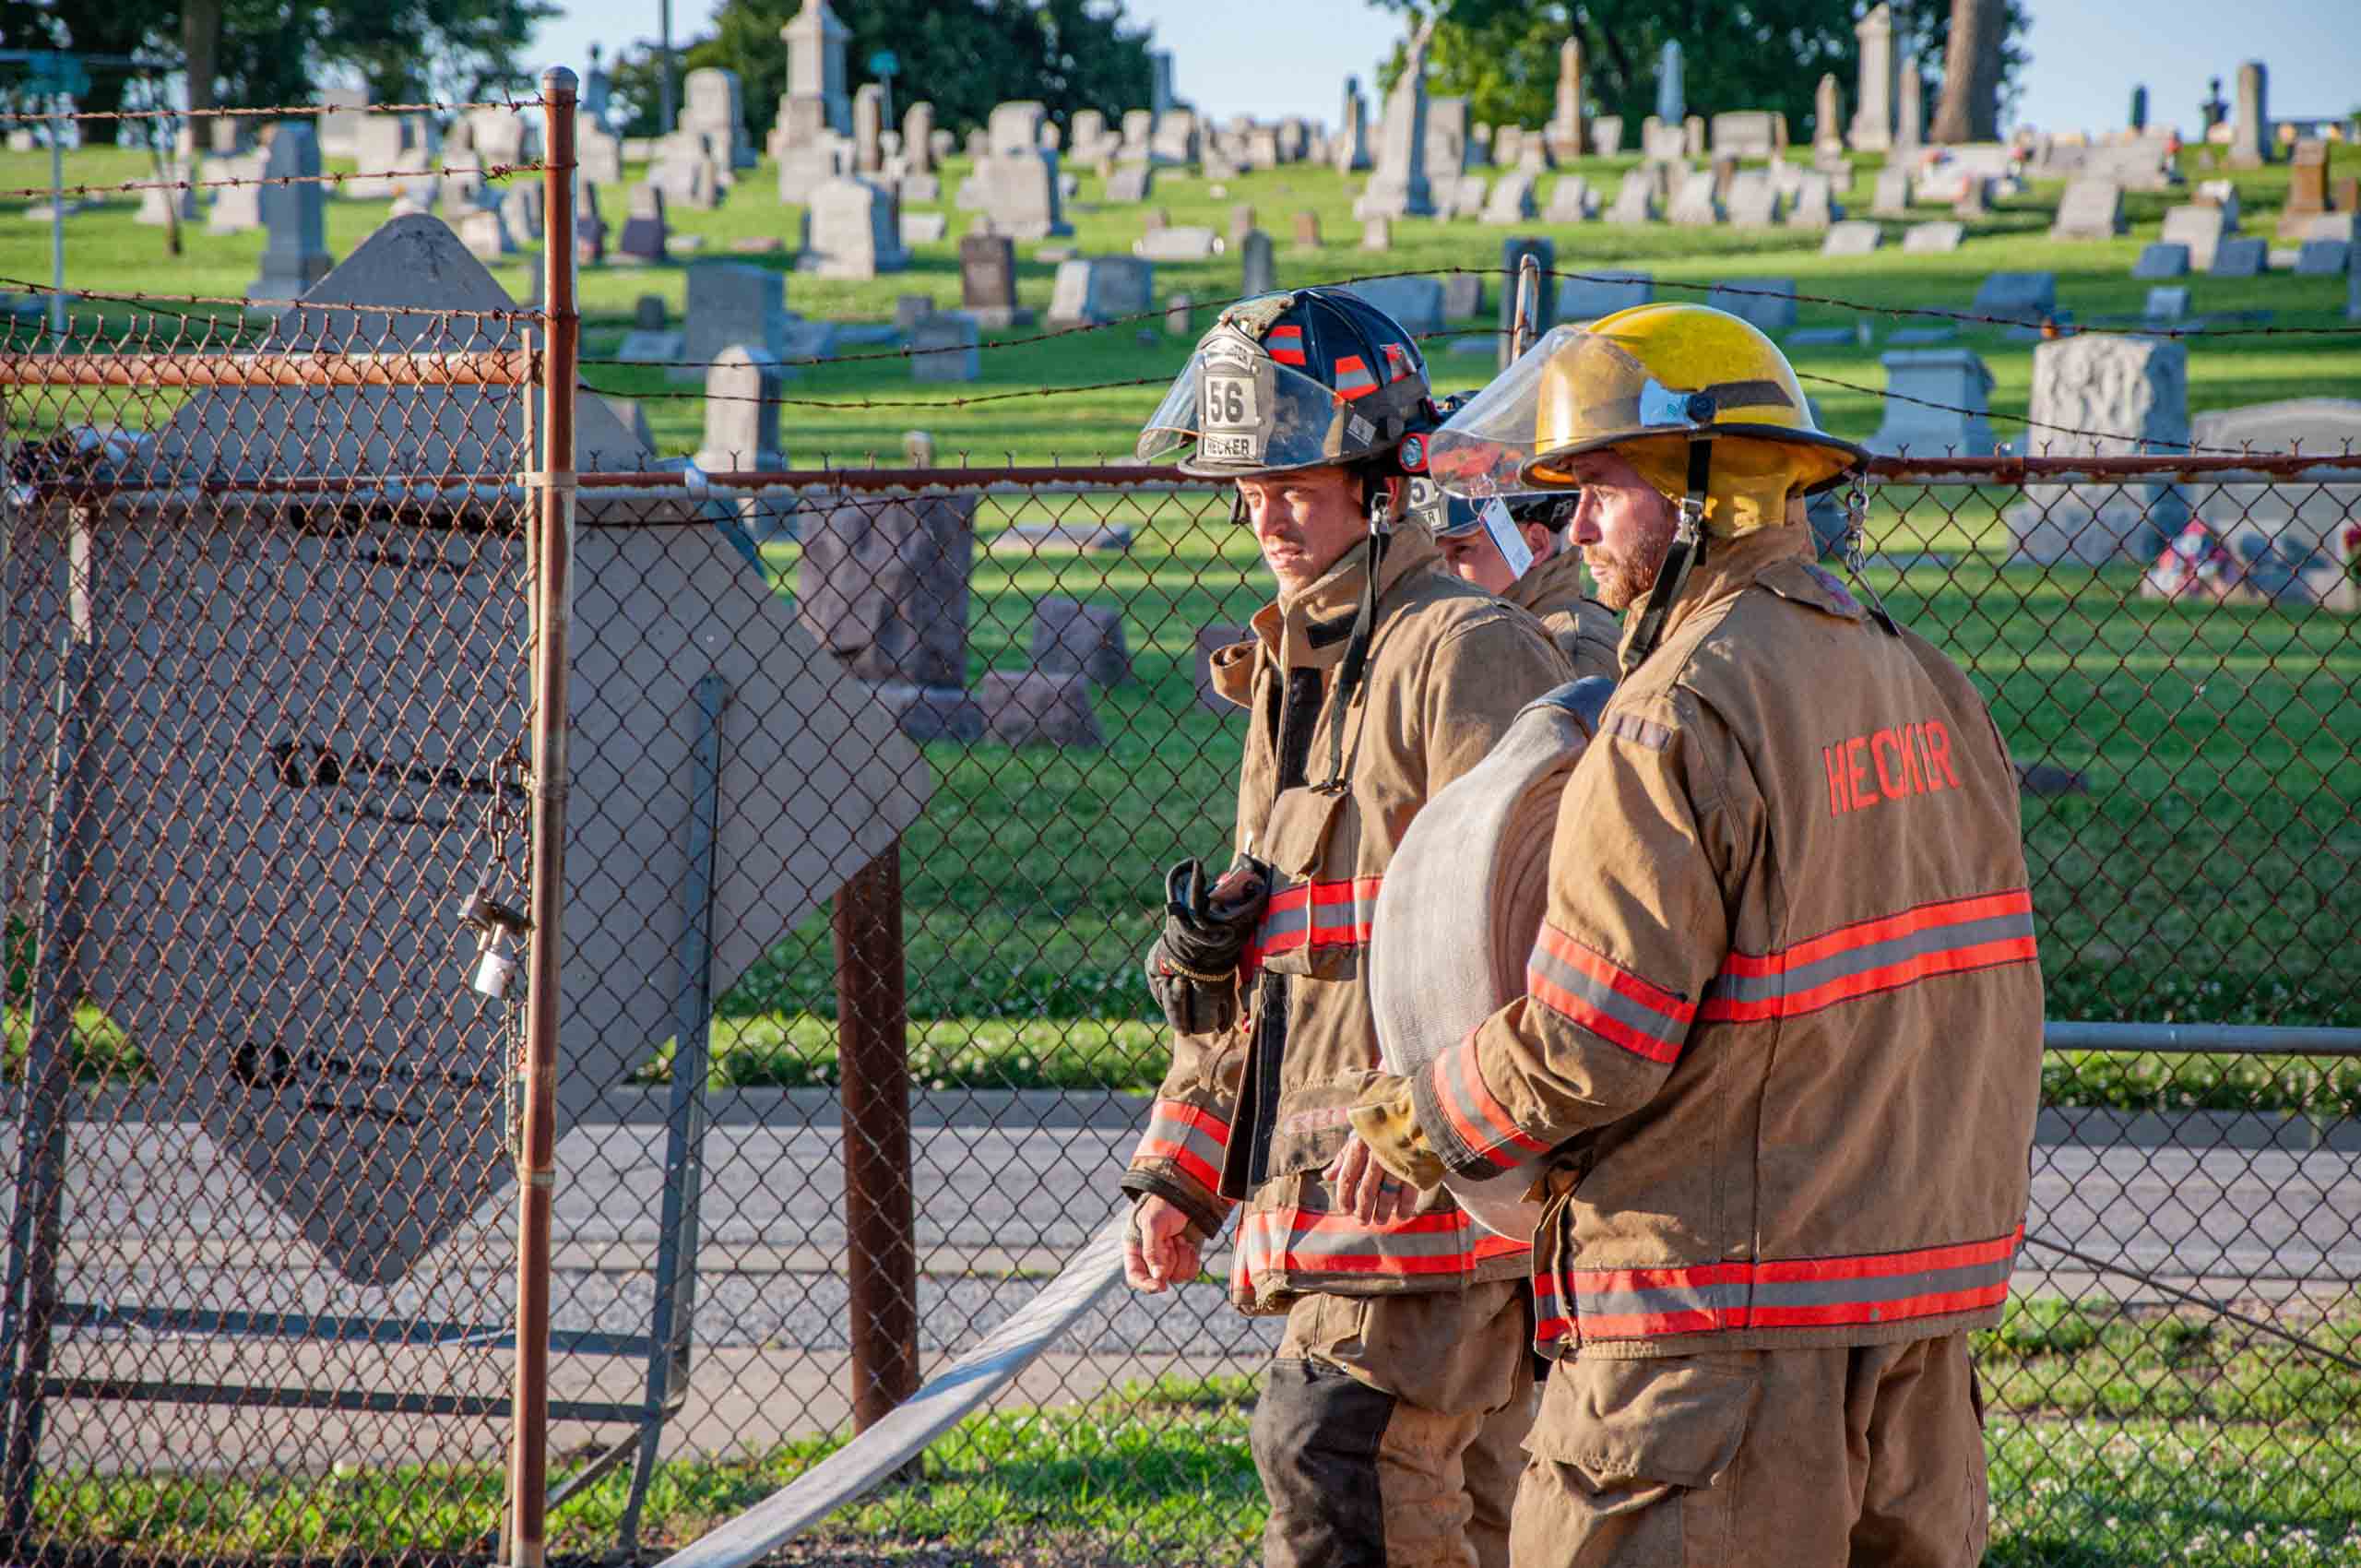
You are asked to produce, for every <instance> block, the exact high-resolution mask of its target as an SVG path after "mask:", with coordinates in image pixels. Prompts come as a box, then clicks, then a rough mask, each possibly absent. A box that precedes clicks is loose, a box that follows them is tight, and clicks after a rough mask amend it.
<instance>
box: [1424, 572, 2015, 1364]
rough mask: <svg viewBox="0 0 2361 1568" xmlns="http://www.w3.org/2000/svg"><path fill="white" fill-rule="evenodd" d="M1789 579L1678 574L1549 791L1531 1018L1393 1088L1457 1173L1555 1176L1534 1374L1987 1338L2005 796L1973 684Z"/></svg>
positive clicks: (2001, 1264)
mask: <svg viewBox="0 0 2361 1568" xmlns="http://www.w3.org/2000/svg"><path fill="white" fill-rule="evenodd" d="M1809 551H1810V537H1809V533H1808V532H1807V531H1806V530H1804V529H1772V530H1766V531H1763V532H1761V533H1757V534H1754V535H1750V536H1749V537H1746V538H1744V539H1740V540H1735V541H1732V542H1729V543H1727V544H1725V545H1721V546H1719V547H1718V548H1717V549H1716V551H1715V552H1714V553H1713V554H1712V555H1709V556H1708V557H1707V558H1706V560H1705V562H1704V564H1703V565H1701V566H1700V567H1698V569H1697V571H1696V573H1695V574H1694V576H1692V578H1691V582H1690V586H1689V590H1688V592H1687V593H1686V594H1685V595H1684V596H1683V597H1682V599H1681V600H1680V601H1679V603H1678V604H1677V605H1676V606H1675V608H1674V611H1673V614H1672V617H1671V619H1670V621H1669V623H1668V624H1667V631H1666V635H1665V637H1664V641H1663V644H1662V646H1661V647H1659V648H1658V649H1657V651H1656V653H1655V655H1654V657H1652V658H1650V659H1648V660H1647V661H1646V662H1645V663H1643V664H1642V665H1641V666H1640V667H1639V670H1638V671H1637V672H1636V673H1634V674H1632V675H1631V676H1629V677H1627V678H1626V679H1625V681H1624V682H1623V683H1622V684H1621V685H1620V686H1619V688H1618V689H1617V690H1616V693H1615V695H1614V696H1613V697H1612V698H1611V699H1610V700H1609V701H1608V705H1607V709H1606V712H1605V715H1604V717H1603V719H1602V720H1601V724H1600V731H1599V734H1598V736H1597V738H1596V740H1594V741H1593V742H1592V744H1591V746H1590V748H1589V750H1588V751H1586V752H1585V753H1584V755H1583V757H1582V759H1581V761H1579V762H1578V763H1577V764H1576V765H1575V766H1574V770H1573V774H1572V778H1571V779H1570V780H1569V782H1568V784H1567V787H1566V791H1565V794H1564V796H1563V797H1562V799H1561V802H1560V811H1559V819H1558V828H1557V834H1556V837H1555V839H1554V841H1553V845H1552V852H1551V859H1550V873H1549V884H1550V888H1549V912H1548V917H1547V919H1546V921H1545V922H1544V924H1543V928H1542V932H1541V936H1540V940H1539V941H1538V942H1537V943H1536V945H1535V948H1534V953H1533V957H1532V959H1531V961H1530V966H1529V968H1528V970H1527V976H1526V986H1527V992H1528V994H1527V995H1526V996H1525V998H1524V999H1523V1000H1521V1001H1518V1002H1515V1003H1513V1004H1510V1005H1509V1006H1508V1007H1506V1008H1504V1009H1502V1010H1501V1012H1499V1013H1497V1014H1495V1015H1494V1016H1492V1017H1491V1018H1490V1019H1489V1021H1487V1022H1486V1023H1485V1024H1484V1025H1483V1026H1482V1027H1481V1028H1478V1029H1477V1031H1476V1032H1475V1033H1474V1034H1473V1035H1471V1036H1470V1037H1469V1039H1467V1040H1466V1041H1465V1043H1464V1044H1463V1045H1462V1046H1461V1047H1460V1048H1458V1049H1457V1050H1456V1051H1453V1052H1452V1053H1450V1054H1448V1055H1446V1056H1444V1057H1442V1059H1441V1060H1440V1061H1438V1062H1437V1063H1435V1064H1434V1066H1433V1068H1432V1069H1430V1071H1429V1072H1427V1073H1424V1074H1421V1075H1418V1076H1417V1077H1415V1078H1413V1080H1412V1088H1413V1091H1414V1094H1415V1096H1416V1099H1417V1105H1418V1123H1419V1125H1420V1128H1421V1129H1422V1130H1423V1132H1424V1133H1425V1134H1426V1136H1427V1138H1428V1139H1429V1140H1430V1143H1431V1144H1432V1146H1433V1147H1434V1150H1435V1152H1436V1153H1437V1154H1438V1155H1439V1156H1440V1157H1441V1158H1442V1160H1443V1162H1444V1164H1445V1165H1447V1166H1448V1167H1449V1168H1450V1169H1452V1170H1454V1171H1459V1172H1464V1173H1466V1174H1470V1175H1480V1174H1483V1173H1485V1172H1486V1171H1488V1170H1500V1169H1505V1168H1506V1167H1508V1166H1510V1165H1513V1164H1515V1163H1518V1162H1520V1161H1522V1160H1524V1159H1525V1158H1528V1157H1529V1156H1530V1155H1531V1154H1532V1153H1534V1152H1536V1151H1540V1150H1550V1149H1558V1150H1560V1153H1559V1157H1558V1158H1557V1160H1556V1165H1557V1167H1558V1169H1557V1170H1555V1172H1554V1173H1553V1175H1552V1177H1551V1179H1550V1183H1549V1198H1548V1203H1547V1205H1546V1206H1545V1207H1544V1210H1543V1215H1542V1219H1541V1224H1540V1229H1539V1231H1538V1233H1537V1234H1536V1238H1535V1257H1534V1264H1535V1291H1536V1312H1537V1313H1538V1314H1539V1317H1540V1320H1541V1327H1540V1332H1539V1336H1538V1344H1539V1347H1540V1348H1541V1349H1542V1350H1543V1352H1544V1353H1545V1354H1548V1355H1553V1356H1554V1355H1560V1354H1564V1353H1566V1352H1569V1351H1571V1352H1573V1353H1576V1354H1579V1355H1582V1356H1584V1357H1591V1356H1611V1357H1634V1356H1666V1355H1687V1354H1692V1353H1695V1352H1698V1351H1702V1350H1709V1349H1747V1348H1776V1347H1794V1346H1808V1345H1868V1344H1880V1343H1888V1342H1893V1341H1900V1340H1905V1339H1914V1338H1919V1337H1927V1336H1939V1335H1945V1334H1952V1333H1955V1332H1957V1331H1959V1330H1960V1329H1963V1328H1969V1327H1975V1326H1980V1325H1982V1324H1989V1323H1991V1322H1994V1321H1996V1320H1997V1318H1998V1317H1999V1309H2000V1303H2001V1301H2002V1298H2003V1297H2004V1295H2005V1294H2006V1291H2007V1289H2008V1280H2009V1274H2010V1268H2011V1263H2012V1261H2013V1260H2014V1258H2015V1255H2016V1251H2017V1245H2018V1241H2019V1238H2020V1236H2021V1234H2022V1231H2023V1217H2024V1211H2025V1194H2026V1151H2027V1149H2028V1146H2030V1143H2031V1140H2032V1134H2033V1123H2034V1113H2035V1105H2036V1103H2037V1101H2038V1099H2039V1096H2040V1079H2041V1073H2040V1065H2041V1063H2040V1054H2041V1018H2042V987H2041V973H2040V969H2039V967H2038V963H2037V958H2036V954H2035V945H2034V926H2033V909H2032V900H2031V897H2030V895H2029V893H2028V891H2027V879H2026V874H2025V867H2024V856H2023V848H2022V839H2021V837H2020V834H2019V828H2018V820H2017V784H2016V778H2015V773H2014V770H2013V769H2012V768H2011V765H2010V762H2009V759H2008V756H2007V754H2006V752H2005V750H2004V749H2003V747H2002V745H2001V743H2000V740H1999V734H1998V732H1997V731H1995V729H1994V728H1993V725H1992V721H1991V719H1990V716H1989V715H1988V714H1987V712H1986V710H1985V707H1984V704H1983V702H1982V700H1981V699H1980V698H1979V697H1978V696H1977V695H1976V694H1975V688H1974V687H1973V686H1971V685H1970V684H1969V683H1968V681H1967V679H1966V677H1965V676H1964V675H1963V674H1962V673H1961V672H1960V671H1959V670H1958V669H1957V668H1956V667H1955V666H1953V665H1952V663H1951V662H1950V661H1949V660H1948V659H1944V658H1943V657H1942V655H1941V654H1940V653H1938V652H1937V651H1936V650H1935V649H1934V648H1933V647H1930V646H1929V645H1928V644H1927V643H1926V642H1924V641H1922V640H1921V639H1919V638H1917V637H1916V636H1911V635H1909V634H1908V633H1906V632H1905V633H1892V632H1888V631H1886V630H1885V629H1883V628H1882V627H1881V626H1880V625H1878V624H1875V623H1874V622H1872V621H1870V620H1869V619H1868V617H1867V616H1866V615H1865V613H1864V612H1863V611H1862V609H1861V606H1860V605H1859V603H1858V602H1857V600H1855V599H1854V598H1853V596H1852V595H1851V593H1849V592H1848V591H1847V590H1846V589H1845V588H1844V586H1843V585H1842V584H1840V583H1838V582H1837V581H1836V579H1835V578H1834V577H1833V576H1830V575H1829V574H1828V573H1827V572H1825V571H1824V570H1822V569H1821V568H1820V567H1818V566H1817V565H1814V564H1812V563H1811V562H1810V561H1809ZM1561 1146H1562V1147H1561Z"/></svg>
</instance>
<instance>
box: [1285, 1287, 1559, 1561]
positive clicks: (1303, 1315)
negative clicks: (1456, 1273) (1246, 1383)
mask: <svg viewBox="0 0 2361 1568" xmlns="http://www.w3.org/2000/svg"><path fill="white" fill-rule="evenodd" d="M1531 1322H1532V1318H1531V1310H1530V1308H1529V1307H1528V1306H1527V1305H1526V1301H1525V1290H1524V1288H1523V1287H1522V1286H1521V1285H1518V1284H1516V1283H1515V1282H1513V1281H1501V1282H1494V1283H1491V1284H1479V1285H1474V1286H1470V1287H1469V1288H1467V1289H1465V1290H1449V1291H1430V1292H1428V1293H1427V1294H1424V1295H1417V1296H1365V1297H1352V1296H1329V1295H1323V1296H1307V1297H1304V1298H1302V1299H1300V1300H1299V1301H1297V1302H1296V1304H1295V1306H1294V1308H1293V1310H1291V1311H1290V1312H1289V1313H1287V1327H1286V1329H1285V1331H1284V1332H1283V1333H1282V1334H1281V1336H1280V1339H1279V1348H1278V1354H1277V1356H1276V1358H1275V1360H1273V1361H1272V1363H1271V1370H1270V1372H1269V1375H1268V1378H1267V1380H1266V1381H1265V1383H1264V1388H1263V1394H1262V1396H1261V1397H1260V1398H1259V1399H1258V1400H1257V1401H1256V1404H1255V1408H1254V1423H1253V1428H1252V1432H1251V1434H1250V1437H1251V1443H1252V1448H1253V1453H1254V1466H1255V1468H1256V1469H1257V1470H1258V1471H1260V1472H1261V1474H1262V1477H1263V1485H1264V1491H1266V1492H1267V1493H1268V1494H1269V1496H1270V1500H1271V1517H1270V1522H1269V1524H1268V1525H1267V1526H1266V1527H1265V1528H1264V1536H1263V1561H1264V1563H1265V1564H1266V1565H1267V1568H1330V1565H1333V1564H1347V1563H1349V1564H1354V1565H1356V1568H1359V1565H1364V1564H1365V1565H1367V1568H1508V1562H1509V1516H1510V1510H1511V1507H1512V1505H1513V1500H1514V1497H1515V1495H1516V1489H1517V1483H1518V1479H1519V1477H1520V1475H1521V1473H1522V1472H1523V1470H1524V1467H1525V1455H1524V1452H1523V1449H1522V1444H1523V1443H1524V1441H1525V1433H1526V1431H1527V1430H1528V1429H1529V1428H1530V1426H1531V1424H1532V1420H1533V1405H1534V1400H1533V1387H1534V1384H1533V1357H1532V1355H1531V1354H1530V1353H1529V1350H1528V1344H1529V1336H1530V1333H1531V1328H1530V1324H1531Z"/></svg>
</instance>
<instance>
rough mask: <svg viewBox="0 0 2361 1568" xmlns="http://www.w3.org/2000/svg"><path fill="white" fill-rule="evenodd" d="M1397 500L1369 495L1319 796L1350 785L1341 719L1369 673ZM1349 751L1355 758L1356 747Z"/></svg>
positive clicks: (1388, 494)
mask: <svg viewBox="0 0 2361 1568" xmlns="http://www.w3.org/2000/svg"><path fill="white" fill-rule="evenodd" d="M1398 499H1399V497H1398V496H1397V495H1396V493H1395V490H1394V486H1392V485H1390V484H1387V483H1385V482H1383V481H1378V482H1377V483H1376V485H1375V486H1374V488H1372V489H1371V491H1370V498H1369V536H1368V538H1367V540H1365V541H1364V542H1363V544H1362V546H1361V548H1362V550H1363V551H1364V552H1367V560H1366V565H1367V568H1368V569H1367V570H1366V571H1365V572H1364V573H1363V574H1362V577H1361V601H1360V603H1359V605H1358V607H1357V608H1355V610H1354V611H1353V635H1352V636H1351V637H1350V638H1349V639H1348V640H1347V642H1346V644H1345V658H1344V661H1343V662H1342V663H1340V664H1338V665H1337V667H1336V693H1335V705H1334V706H1335V721H1334V722H1333V723H1331V724H1330V725H1329V726H1328V777H1327V778H1325V779H1324V780H1323V781H1322V782H1321V784H1320V786H1319V788H1320V789H1321V790H1323V792H1330V793H1333V792H1335V791H1336V790H1342V789H1344V788H1345V787H1346V786H1347V784H1348V783H1349V782H1350V778H1349V776H1348V775H1347V771H1346V768H1345V719H1346V717H1347V715H1348V714H1350V713H1351V712H1352V710H1353V699H1354V698H1355V697H1357V696H1358V695H1360V689H1361V682H1362V680H1363V679H1364V678H1365V677H1366V676H1367V675H1368V673H1369V649H1370V640H1371V638H1372V637H1373V636H1375V634H1376V631H1377V570H1378V567H1379V566H1380V565H1382V564H1383V563H1384V561H1385V546H1386V543H1387V541H1388V540H1390V539H1391V538H1392V537H1393V522H1394V506H1395V504H1396V502H1397V501H1398ZM1353 751H1354V754H1355V755H1356V756H1358V754H1359V752H1360V747H1359V745H1358V743H1356V744H1355V746H1354V747H1353Z"/></svg>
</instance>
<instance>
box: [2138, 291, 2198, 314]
mask: <svg viewBox="0 0 2361 1568" xmlns="http://www.w3.org/2000/svg"><path fill="white" fill-rule="evenodd" d="M2140 315H2141V316H2142V318H2143V319H2145V320H2148V321H2155V322H2167V323H2168V322H2175V321H2180V320H2182V319H2184V318H2186V317H2187V316H2188V315H2189V287H2188V285H2186V284H2177V285H2170V286H2166V285H2159V286H2157V287H2156V288H2153V289H2151V290H2149V291H2148V298H2147V302H2146V303H2144V304H2142V306H2141V309H2140Z"/></svg>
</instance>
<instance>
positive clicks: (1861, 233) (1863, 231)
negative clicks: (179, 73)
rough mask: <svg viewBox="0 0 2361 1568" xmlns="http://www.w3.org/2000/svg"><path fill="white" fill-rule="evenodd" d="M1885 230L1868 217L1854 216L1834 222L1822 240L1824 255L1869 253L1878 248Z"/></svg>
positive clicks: (1822, 252) (1821, 246)
mask: <svg viewBox="0 0 2361 1568" xmlns="http://www.w3.org/2000/svg"><path fill="white" fill-rule="evenodd" d="M1884 234H1885V231H1884V230H1883V229H1882V228H1880V226H1879V225H1877V224H1876V223H1873V222H1870V221H1869V220H1867V219H1860V218H1852V219H1847V220H1845V221H1844V222H1842V223H1832V224H1830V225H1829V226H1828V233H1827V235H1826V237H1825V238H1823V239H1822V240H1821V242H1820V254H1821V255H1869V253H1870V252H1871V251H1874V250H1876V249H1877V248H1878V244H1879V242H1880V240H1881V239H1882V238H1883V237H1884Z"/></svg>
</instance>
